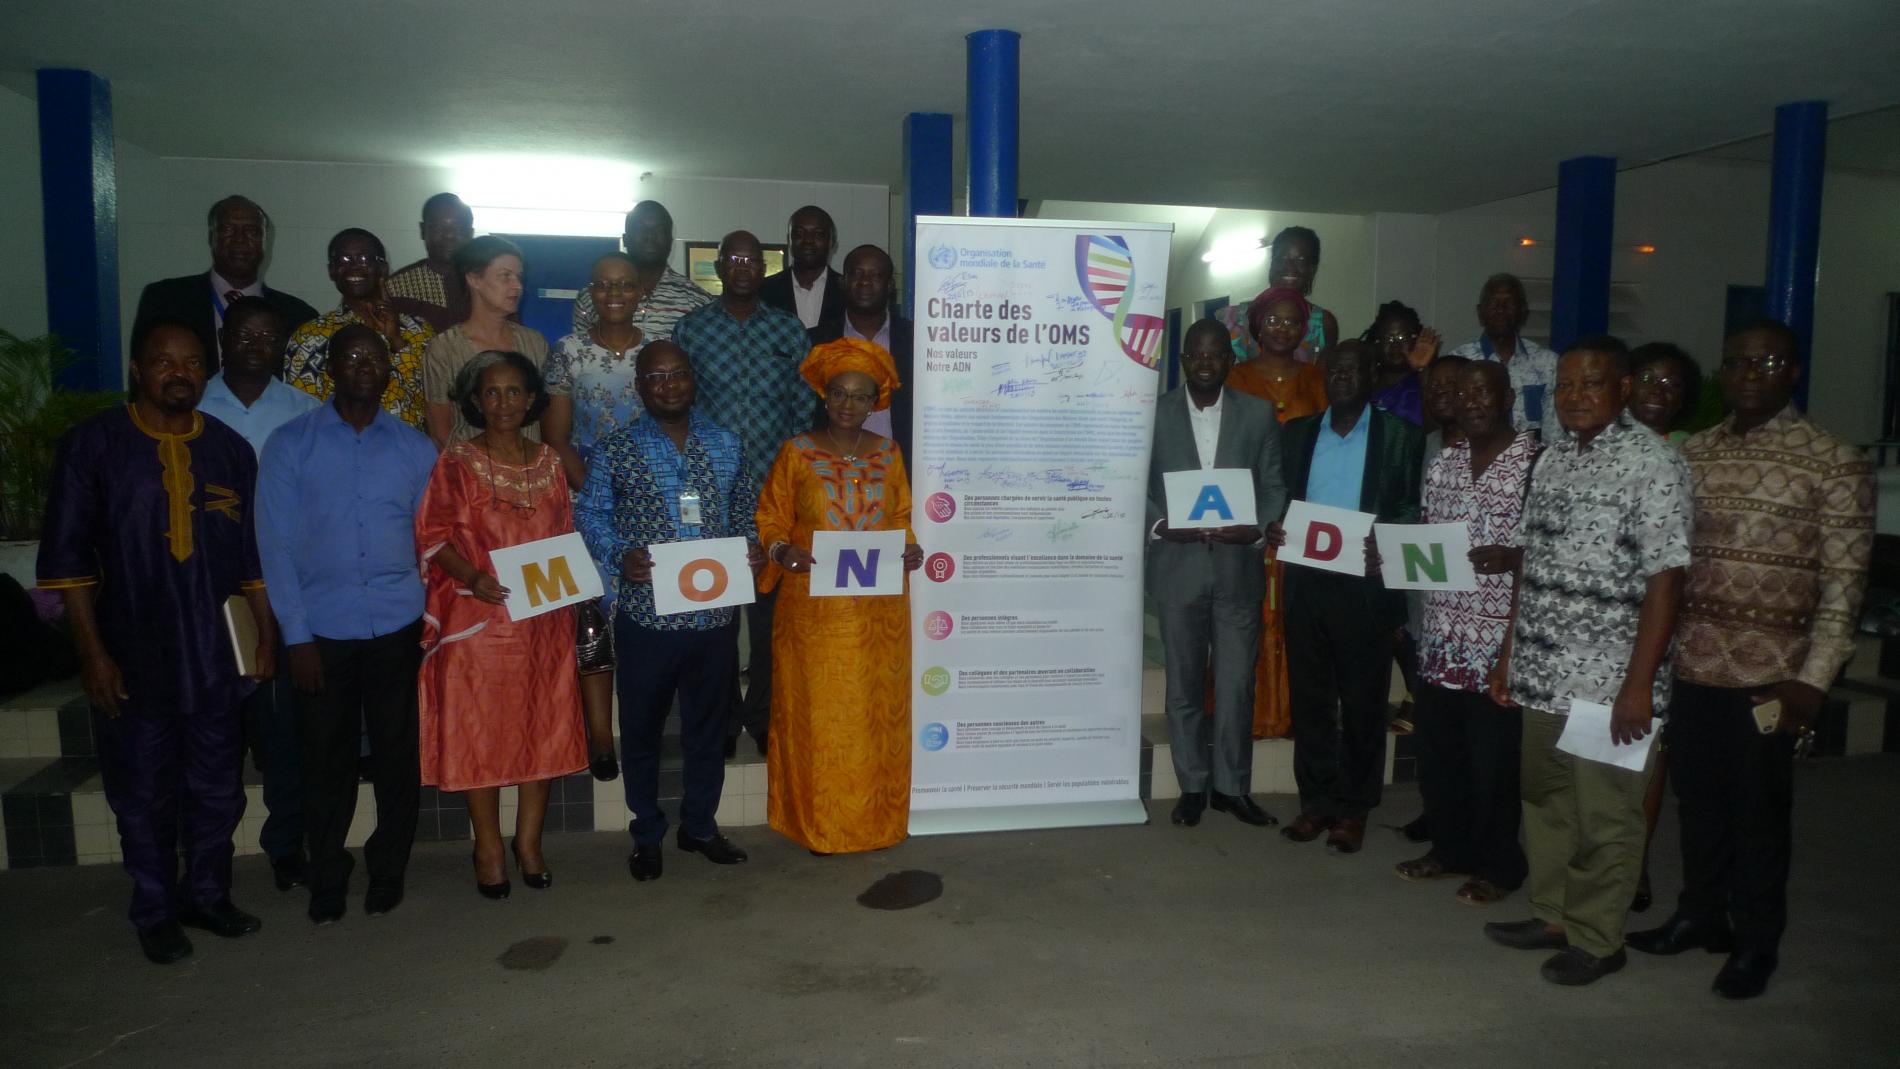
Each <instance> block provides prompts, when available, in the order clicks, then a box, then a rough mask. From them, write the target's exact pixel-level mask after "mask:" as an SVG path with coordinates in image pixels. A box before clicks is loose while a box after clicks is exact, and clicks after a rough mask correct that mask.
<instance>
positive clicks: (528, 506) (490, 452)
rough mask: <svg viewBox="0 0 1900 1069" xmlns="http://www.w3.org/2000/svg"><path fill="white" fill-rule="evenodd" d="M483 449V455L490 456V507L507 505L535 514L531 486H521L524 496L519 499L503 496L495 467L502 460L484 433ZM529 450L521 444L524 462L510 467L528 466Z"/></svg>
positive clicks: (519, 510)
mask: <svg viewBox="0 0 1900 1069" xmlns="http://www.w3.org/2000/svg"><path fill="white" fill-rule="evenodd" d="M481 450H482V455H483V456H485V457H487V458H488V499H489V501H491V502H492V504H491V505H490V506H489V507H490V508H500V507H501V506H503V505H507V506H508V507H509V508H512V509H514V510H515V511H516V512H525V513H527V514H528V515H530V516H532V515H534V492H533V490H532V489H531V488H529V487H527V486H525V485H524V486H522V487H519V489H520V491H521V494H522V497H521V499H520V500H518V501H516V500H510V499H509V498H505V497H503V496H501V489H500V487H499V486H498V485H497V484H496V482H495V467H496V466H497V465H498V464H500V463H501V461H500V460H499V459H498V458H497V457H496V456H495V450H494V448H493V447H492V446H491V445H490V443H489V441H488V437H487V436H486V435H484V436H483V437H482V439H481ZM527 451H528V447H527V445H525V444H523V445H522V446H521V452H522V454H523V455H522V463H521V464H519V465H509V466H510V467H526V466H527V455H526V454H527ZM510 489H517V488H515V487H510Z"/></svg>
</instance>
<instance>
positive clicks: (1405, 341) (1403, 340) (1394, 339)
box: [1379, 330, 1418, 345]
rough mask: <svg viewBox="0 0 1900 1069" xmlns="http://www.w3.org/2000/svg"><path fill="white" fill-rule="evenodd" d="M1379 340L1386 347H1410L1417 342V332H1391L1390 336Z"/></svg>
mask: <svg viewBox="0 0 1900 1069" xmlns="http://www.w3.org/2000/svg"><path fill="white" fill-rule="evenodd" d="M1379 340H1380V341H1382V342H1384V343H1385V344H1387V345H1394V344H1397V345H1410V344H1412V343H1413V342H1415V341H1417V340H1418V331H1416V330H1397V331H1393V332H1392V333H1390V334H1387V335H1386V336H1385V337H1383V338H1380V339H1379Z"/></svg>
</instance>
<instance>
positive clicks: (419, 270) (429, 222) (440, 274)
mask: <svg viewBox="0 0 1900 1069" xmlns="http://www.w3.org/2000/svg"><path fill="white" fill-rule="evenodd" d="M416 229H417V231H418V232H419V233H420V234H421V236H422V247H423V249H424V250H425V251H426V252H427V253H428V255H426V256H424V257H423V258H422V259H420V260H417V261H416V262H415V263H412V264H410V265H408V266H407V267H404V268H402V269H401V270H399V271H396V272H394V273H392V274H391V275H390V276H389V282H388V284H387V286H388V290H389V295H390V296H391V297H402V298H404V299H407V300H412V301H415V302H417V305H418V308H417V314H418V315H420V316H421V317H422V318H423V319H424V320H425V321H427V322H428V324H429V327H430V328H431V329H433V330H434V331H435V332H436V333H438V334H440V333H441V332H443V331H445V330H447V329H449V328H450V327H452V326H454V325H455V324H457V323H460V322H461V321H462V320H464V319H467V318H468V286H467V285H466V284H465V283H464V282H463V281H462V275H461V272H459V271H457V270H456V269H455V253H456V250H458V249H460V248H461V247H462V246H464V245H466V244H468V242H469V239H470V238H473V237H474V236H475V213H474V212H472V211H470V210H469V207H468V205H466V204H464V203H462V198H460V197H458V196H456V195H455V194H453V193H437V194H436V195H435V196H433V197H430V198H429V199H428V200H425V201H423V202H422V223H421V225H419V226H418V227H417V228H416Z"/></svg>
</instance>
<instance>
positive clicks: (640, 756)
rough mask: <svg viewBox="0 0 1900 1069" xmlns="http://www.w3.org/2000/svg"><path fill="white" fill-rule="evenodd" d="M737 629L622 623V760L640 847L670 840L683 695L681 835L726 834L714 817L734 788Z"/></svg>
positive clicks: (617, 637) (618, 619)
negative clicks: (729, 738)
mask: <svg viewBox="0 0 1900 1069" xmlns="http://www.w3.org/2000/svg"><path fill="white" fill-rule="evenodd" d="M737 630H738V622H737V621H736V620H735V621H734V622H733V623H731V624H728V625H726V626H725V627H719V628H714V629H713V630H710V631H656V630H653V629H651V628H646V627H641V626H640V625H639V624H636V623H634V622H633V621H631V620H629V619H627V618H626V617H625V616H624V615H616V616H615V617H614V653H615V655H616V657H617V658H618V660H619V662H620V667H619V668H618V670H617V672H616V679H615V684H616V686H617V688H618V691H619V694H620V755H621V762H622V765H623V766H624V770H625V771H624V776H623V782H624V783H625V785H626V791H627V808H628V809H629V810H631V811H632V813H633V821H632V822H631V823H630V824H628V825H627V831H628V832H629V833H630V834H631V835H632V836H633V841H634V843H635V845H638V846H651V845H654V844H657V843H659V842H660V841H661V840H662V839H664V838H665V837H666V814H665V813H663V812H661V811H660V740H661V738H662V736H663V735H664V734H665V732H666V717H667V713H669V712H670V711H671V710H672V707H673V697H674V695H675V694H678V696H679V703H680V750H681V753H682V755H683V757H684V769H683V774H682V777H681V778H682V780H683V797H682V799H681V800H680V828H681V830H682V831H684V832H685V833H686V835H687V836H689V837H691V838H694V839H709V838H711V837H712V836H714V835H716V834H717V833H718V831H719V825H718V824H717V823H716V822H715V821H714V819H713V814H714V813H716V812H717V811H718V809H719V793H720V791H721V790H723V789H724V787H725V784H726V760H725V742H726V712H727V707H728V703H729V702H730V699H731V694H732V685H733V679H734V677H736V676H737V674H738V670H739V656H738V646H737V644H736V643H735V641H734V632H735V631H737Z"/></svg>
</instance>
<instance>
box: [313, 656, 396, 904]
mask: <svg viewBox="0 0 1900 1069" xmlns="http://www.w3.org/2000/svg"><path fill="white" fill-rule="evenodd" d="M421 640H422V622H421V621H420V620H418V621H416V622H415V623H412V624H410V625H409V626H408V627H405V628H403V629H402V630H400V631H396V632H393V633H391V634H387V635H382V636H379V637H377V638H365V639H333V638H324V637H323V636H321V635H319V636H317V639H316V644H317V653H318V655H320V656H321V657H322V658H323V693H322V694H299V695H297V699H298V702H297V704H298V711H299V714H300V716H299V720H300V725H299V727H300V738H299V744H300V746H301V749H302V758H303V792H304V793H303V820H304V833H305V835H306V836H307V837H308V838H309V841H310V900H311V901H312V902H313V903H315V902H318V901H322V900H324V899H326V898H333V897H338V896H342V895H344V894H347V893H348V892H349V889H350V888H349V885H350V870H351V869H352V868H353V867H355V862H353V861H352V860H351V858H350V853H349V851H348V850H346V849H344V847H343V841H344V840H345V839H346V838H348V836H349V834H350V822H351V819H352V818H353V817H355V815H356V786H357V784H356V781H357V758H358V756H359V754H360V752H361V742H362V738H363V734H364V731H365V730H366V729H367V731H368V733H369V745H370V754H371V756H372V761H371V764H370V775H371V777H372V778H371V782H372V784H373V785H374V787H375V791H376V830H375V831H374V832H372V833H371V834H370V837H369V840H368V841H367V842H365V843H364V844H363V862H364V864H365V865H366V866H367V867H368V869H369V877H370V879H371V880H394V881H396V882H398V883H400V882H401V881H402V878H403V871H404V870H405V869H407V868H408V866H409V849H410V847H412V846H413V845H415V839H416V803H417V798H418V795H419V794H420V793H421V789H422V788H421V783H422V768H421V762H420V759H419V757H418V756H417V743H416V673H417V671H418V670H419V669H420V668H421V666H422V647H421Z"/></svg>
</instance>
